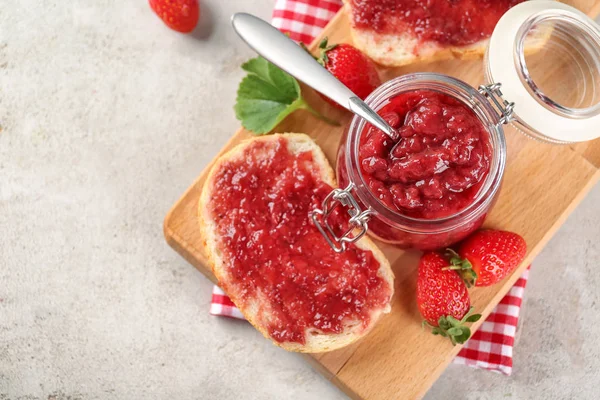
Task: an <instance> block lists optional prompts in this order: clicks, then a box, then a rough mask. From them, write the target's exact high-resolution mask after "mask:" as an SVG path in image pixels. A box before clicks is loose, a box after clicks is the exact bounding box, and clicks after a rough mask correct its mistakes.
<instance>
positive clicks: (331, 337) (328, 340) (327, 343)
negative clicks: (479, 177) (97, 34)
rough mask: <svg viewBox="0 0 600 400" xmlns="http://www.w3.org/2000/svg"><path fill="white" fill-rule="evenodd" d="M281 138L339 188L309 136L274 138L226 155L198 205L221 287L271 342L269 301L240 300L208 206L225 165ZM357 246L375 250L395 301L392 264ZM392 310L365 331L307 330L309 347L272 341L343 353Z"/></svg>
mask: <svg viewBox="0 0 600 400" xmlns="http://www.w3.org/2000/svg"><path fill="white" fill-rule="evenodd" d="M281 137H285V138H286V140H287V144H288V149H289V150H290V151H292V152H293V153H300V152H305V151H311V152H312V153H313V159H314V160H315V166H317V167H318V168H319V170H318V173H319V175H320V177H321V179H322V180H323V181H325V182H326V183H327V184H329V185H331V186H332V187H335V186H336V182H335V175H334V172H333V169H332V168H331V166H330V165H329V162H328V160H327V158H326V157H325V154H324V153H323V151H322V150H321V149H320V148H319V146H317V144H316V143H315V142H314V141H313V140H312V139H311V138H310V137H309V136H307V135H305V134H298V133H286V134H273V135H267V136H261V137H255V138H251V139H248V140H246V141H244V142H242V143H240V144H238V145H237V146H236V147H234V148H233V149H231V150H230V151H229V152H227V153H225V154H224V155H222V156H221V157H220V158H219V159H218V160H217V161H216V162H215V164H214V165H213V167H212V168H211V170H210V172H209V174H208V177H207V179H206V181H205V184H204V188H203V190H202V194H201V196H200V201H199V204H198V218H199V223H200V231H201V236H202V238H203V240H202V247H203V248H204V252H205V254H206V256H207V259H208V261H209V264H210V267H211V269H212V272H213V273H214V275H215V276H216V277H217V279H218V280H219V284H220V285H221V287H222V289H223V290H224V291H225V292H226V293H227V294H228V295H229V297H230V298H231V300H232V301H233V302H234V304H236V305H237V306H238V308H239V309H240V310H241V312H242V314H244V316H245V317H246V319H247V320H248V321H249V322H250V323H251V324H252V325H253V326H254V327H255V328H256V329H258V330H259V331H260V332H261V333H262V334H263V335H264V336H265V337H266V338H267V339H270V340H272V339H271V337H270V336H269V333H268V331H267V328H266V326H265V324H264V323H263V322H261V320H260V318H259V310H260V311H261V314H262V316H263V318H264V315H265V314H267V315H268V312H265V309H267V311H268V306H269V305H268V301H266V300H264V299H261V295H260V293H258V295H257V297H258V298H256V299H253V301H251V302H249V301H247V300H248V299H247V298H245V299H244V300H245V301H244V302H242V301H240V300H241V299H240V298H238V296H239V293H237V291H236V290H235V287H234V284H233V283H231V282H230V280H229V279H228V274H227V269H226V266H225V263H224V260H223V258H222V256H221V252H220V250H219V247H218V242H217V234H216V229H215V227H216V225H215V223H214V221H213V220H212V217H211V215H210V210H209V207H208V204H209V202H210V200H211V197H212V193H213V189H214V182H215V176H216V174H217V172H218V171H219V170H220V168H221V167H222V166H223V165H224V163H226V162H227V161H230V160H235V159H237V158H239V157H241V156H243V154H244V150H245V149H246V148H247V147H248V146H250V145H252V144H253V143H255V142H258V141H276V140H278V139H279V138H281ZM356 246H357V247H359V248H360V249H364V250H371V251H372V252H373V255H374V257H375V258H376V259H377V261H378V262H379V264H380V268H379V275H380V276H381V277H382V278H384V279H385V281H386V282H387V283H388V285H389V287H390V290H391V295H390V300H391V298H392V296H393V292H394V274H393V272H392V269H391V267H390V264H389V261H388V260H387V259H386V258H385V256H384V255H383V253H382V252H381V250H379V248H378V247H377V246H376V245H375V244H374V243H373V242H372V241H371V240H370V239H369V238H367V237H363V238H362V239H361V240H359V241H358V242H357V244H356ZM390 309H391V305H390V304H387V305H386V307H385V308H382V309H379V310H374V311H373V313H372V314H371V318H370V323H369V325H368V326H367V327H366V328H364V329H363V327H362V323H361V322H360V321H351V322H348V323H347V324H346V326H345V327H344V332H342V333H340V334H326V333H323V332H321V331H319V330H318V329H307V332H306V343H305V344H300V343H295V342H284V343H279V342H277V341H275V340H272V341H273V343H274V344H276V345H277V346H280V347H282V348H284V349H286V350H288V351H295V352H301V353H321V352H326V351H331V350H335V349H339V348H341V347H344V346H347V345H349V344H351V343H353V342H355V341H357V340H358V339H360V338H362V337H364V336H365V335H366V334H367V333H368V332H369V331H370V330H371V329H372V328H373V326H374V325H375V324H376V322H377V320H378V319H379V318H380V317H381V315H382V314H385V313H388V312H389V311H390Z"/></svg>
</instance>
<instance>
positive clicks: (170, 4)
mask: <svg viewBox="0 0 600 400" xmlns="http://www.w3.org/2000/svg"><path fill="white" fill-rule="evenodd" d="M149 2H150V7H151V8H152V10H153V11H154V12H155V13H156V15H158V16H159V17H160V19H162V20H163V22H164V23H165V24H166V25H167V26H168V27H169V28H171V29H173V30H175V31H177V32H181V33H189V32H191V31H193V30H194V28H195V27H196V25H197V24H198V19H199V18H200V5H199V4H198V0H149Z"/></svg>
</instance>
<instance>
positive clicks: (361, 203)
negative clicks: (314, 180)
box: [312, 0, 600, 252]
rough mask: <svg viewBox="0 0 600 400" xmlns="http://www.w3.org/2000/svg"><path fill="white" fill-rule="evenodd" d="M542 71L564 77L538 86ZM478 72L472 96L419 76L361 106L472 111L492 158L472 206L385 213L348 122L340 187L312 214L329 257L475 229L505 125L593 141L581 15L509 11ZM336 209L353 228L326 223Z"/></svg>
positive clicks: (587, 26) (552, 5) (501, 163)
mask: <svg viewBox="0 0 600 400" xmlns="http://www.w3.org/2000/svg"><path fill="white" fill-rule="evenodd" d="M531 49H533V50H531ZM544 63H545V64H546V66H547V65H552V66H553V67H554V70H555V71H556V68H557V66H558V65H560V66H561V68H566V72H564V73H563V74H562V75H558V76H556V74H555V75H554V76H552V79H550V82H551V84H550V85H548V84H546V82H547V81H548V79H546V80H544V79H542V78H546V77H544V76H542V75H543V74H545V73H546V72H544V71H545V70H544V68H543V65H544ZM484 71H485V77H486V82H487V83H488V85H483V86H480V87H479V90H476V89H474V88H473V87H471V86H470V85H468V84H466V83H464V82H462V81H460V80H458V79H455V78H452V77H449V76H445V75H441V74H433V73H416V74H409V75H405V76H401V77H399V78H396V79H393V80H391V81H389V82H386V83H385V84H383V85H382V86H381V87H379V88H378V89H377V90H376V91H375V92H373V93H372V94H371V95H370V96H369V97H368V98H367V99H366V100H365V102H366V104H367V105H368V106H369V107H371V108H372V109H374V110H375V111H379V110H380V109H381V108H382V107H384V106H385V105H386V104H387V103H388V102H389V100H390V99H391V98H393V97H395V96H398V95H399V94H402V93H405V92H410V91H415V90H428V91H436V92H439V93H442V94H445V95H448V96H450V97H452V98H454V99H456V100H458V101H460V102H462V103H463V104H464V105H465V106H467V107H468V108H470V109H471V110H472V111H473V112H474V113H475V115H476V116H477V117H478V118H479V120H480V122H481V123H482V124H483V126H484V127H485V129H486V131H487V134H488V135H489V136H488V139H489V143H490V145H491V151H492V156H491V163H490V169H489V172H488V174H487V176H486V177H485V180H484V182H483V184H482V186H481V187H480V189H479V191H478V193H477V194H476V195H475V196H474V197H473V200H472V201H471V202H470V204H469V205H468V206H466V207H464V208H463V209H461V210H458V211H457V212H456V213H454V214H451V215H448V216H446V217H444V218H439V219H419V218H413V217H409V216H407V215H403V214H401V213H400V212H399V211H398V210H397V209H395V210H392V209H391V208H389V207H387V206H386V205H385V204H384V203H383V202H382V201H380V200H379V199H378V198H377V197H376V196H375V195H374V194H373V193H372V192H371V190H370V189H369V188H368V186H367V184H366V182H365V179H364V177H363V174H362V172H361V167H360V162H359V146H360V138H361V134H363V132H365V131H366V128H365V125H366V124H365V122H364V120H362V119H361V118H359V117H354V118H353V119H352V121H351V123H350V125H349V127H348V128H347V130H346V131H345V133H344V135H343V137H342V139H341V142H340V147H339V149H338V157H337V177H338V183H339V185H340V186H341V187H343V188H345V189H335V190H333V191H332V193H331V194H330V195H329V196H327V198H326V199H325V200H324V201H323V205H322V208H321V209H317V210H315V211H314V212H313V215H312V218H313V221H314V223H315V225H316V226H317V227H318V229H319V230H320V231H321V233H322V234H323V236H324V237H325V239H326V240H327V241H328V243H329V244H330V245H331V247H332V248H333V249H334V250H335V251H337V252H340V251H344V249H345V246H346V243H352V242H355V241H357V240H358V239H359V238H360V237H362V236H363V235H364V234H366V233H367V231H368V232H369V234H371V235H373V236H374V237H375V238H377V239H379V240H381V241H383V242H387V243H393V244H396V245H398V246H400V247H405V248H406V247H411V248H417V249H421V250H430V249H438V248H443V247H447V246H449V245H451V244H453V243H456V242H458V241H460V240H462V239H463V238H465V237H466V236H468V235H469V234H470V233H472V232H473V231H474V230H476V229H477V228H479V227H480V226H481V225H482V224H483V222H484V220H485V218H486V216H487V214H488V213H489V211H490V210H491V208H492V207H493V205H494V202H495V200H496V197H497V195H498V193H499V190H500V186H501V182H502V177H503V174H504V169H505V166H506V141H505V137H504V130H503V125H504V124H506V123H509V122H510V123H512V124H513V126H515V127H516V128H517V129H518V130H520V131H521V132H523V133H525V134H526V135H527V136H530V137H533V138H535V139H538V140H541V141H544V142H549V143H569V142H579V141H586V140H592V139H595V138H597V137H600V128H599V127H600V101H599V100H600V94H599V93H600V78H599V77H600V29H599V28H598V26H597V25H596V24H595V23H594V22H593V21H592V20H591V19H590V18H589V17H587V16H586V15H585V14H583V13H581V12H580V11H578V10H576V9H574V8H572V7H570V6H567V5H565V4H561V3H558V2H555V1H544V0H536V1H527V2H524V3H521V4H519V5H517V6H515V7H513V8H511V9H510V10H509V11H508V12H507V13H506V14H505V15H504V16H503V17H502V18H501V19H500V21H499V22H498V24H497V25H496V28H495V30H494V32H493V34H492V36H491V38H490V41H489V45H488V48H487V51H486V56H485V60H484ZM540 83H543V84H540ZM501 89H502V90H501ZM507 99H510V100H511V101H508V100H507ZM354 100H358V99H354ZM358 101H360V100H358ZM338 206H342V207H344V208H346V209H347V212H348V214H349V216H350V220H349V221H350V227H349V228H347V229H346V230H345V231H343V232H340V228H339V227H333V226H330V225H329V223H328V216H329V215H330V214H331V213H332V212H333V210H335V209H336V208H337V207H338Z"/></svg>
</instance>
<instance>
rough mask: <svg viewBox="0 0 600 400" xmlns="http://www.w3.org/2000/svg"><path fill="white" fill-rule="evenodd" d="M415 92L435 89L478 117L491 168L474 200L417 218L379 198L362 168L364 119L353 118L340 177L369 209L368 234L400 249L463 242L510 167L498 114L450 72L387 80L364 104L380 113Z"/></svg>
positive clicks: (341, 157)
mask: <svg viewBox="0 0 600 400" xmlns="http://www.w3.org/2000/svg"><path fill="white" fill-rule="evenodd" d="M415 90H428V91H435V92H439V93H442V94H445V95H448V96H450V97H452V98H454V99H456V100H459V101H461V102H462V103H463V104H465V105H466V106H467V107H468V108H470V109H472V110H473V112H474V113H475V114H476V115H477V117H478V118H479V120H480V121H481V123H482V124H483V126H484V128H485V129H486V133H487V135H488V141H489V143H490V147H491V160H490V169H489V172H488V174H487V176H486V178H485V179H484V181H483V184H482V186H481V188H480V190H479V192H478V193H477V194H476V196H475V198H474V199H473V201H472V203H471V204H470V205H469V206H468V207H466V208H465V209H462V210H460V211H458V212H456V213H454V214H452V215H449V216H447V217H444V218H440V219H419V218H412V217H408V216H405V215H402V214H401V213H400V212H399V211H398V210H392V209H390V208H389V207H387V206H386V205H385V204H384V203H383V202H381V201H380V200H379V199H378V198H377V197H376V196H375V195H374V194H373V192H372V191H371V190H370V189H369V187H368V186H367V184H366V182H365V179H364V177H363V174H362V172H361V167H360V160H359V144H360V137H361V135H362V134H363V133H364V132H366V129H365V128H366V123H365V121H364V120H363V119H361V118H354V119H353V120H352V122H351V123H350V126H349V127H348V128H347V129H346V131H345V133H344V135H343V136H342V139H341V142H340V146H339V150H338V157H337V178H338V183H339V184H340V186H341V187H346V188H348V185H349V184H350V183H351V182H352V187H351V188H349V190H348V192H351V194H352V195H354V197H355V199H356V200H357V202H358V204H359V207H360V209H361V210H369V219H368V229H369V233H370V234H371V235H373V236H374V237H376V238H377V239H379V240H381V241H383V242H387V243H393V244H396V245H398V246H401V247H412V248H418V249H421V250H429V249H437V248H443V247H446V246H449V245H450V244H452V243H455V242H457V241H460V240H461V239H463V238H465V237H466V236H468V235H469V234H470V233H472V232H473V231H475V230H476V229H477V228H479V227H480V226H481V224H483V221H484V219H485V217H486V215H487V213H488V211H489V210H490V209H491V207H492V205H493V204H494V201H495V199H496V196H497V194H498V192H499V189H500V183H501V182H502V176H503V174H504V168H505V165H506V142H505V139H504V133H503V131H502V129H501V124H500V117H499V115H498V112H497V111H496V110H495V109H494V108H493V107H492V106H491V104H490V102H489V101H488V100H487V98H486V97H485V95H483V94H482V93H480V92H479V91H477V90H475V89H474V88H472V87H471V86H469V85H468V84H466V83H464V82H462V81H460V80H458V79H454V78H451V77H449V76H445V75H440V74H432V73H419V74H410V75H405V76H402V77H399V78H396V79H392V80H391V81H388V82H386V83H385V84H383V85H382V86H380V87H379V88H378V89H377V90H376V91H375V92H373V93H372V94H371V95H370V96H369V97H368V98H367V99H366V101H365V102H366V103H367V105H368V106H369V107H371V108H372V109H373V110H375V111H379V110H380V109H381V108H382V107H383V106H385V105H386V104H388V103H389V100H390V99H391V98H393V97H396V96H398V95H400V94H403V93H406V92H411V91H415Z"/></svg>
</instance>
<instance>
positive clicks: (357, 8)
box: [350, 0, 524, 46]
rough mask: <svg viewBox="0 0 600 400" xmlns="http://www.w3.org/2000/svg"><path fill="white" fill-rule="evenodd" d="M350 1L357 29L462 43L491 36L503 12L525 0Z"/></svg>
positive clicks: (445, 43)
mask: <svg viewBox="0 0 600 400" xmlns="http://www.w3.org/2000/svg"><path fill="white" fill-rule="evenodd" d="M350 1H351V2H352V10H353V12H352V18H353V23H354V26H355V27H356V28H359V29H367V30H373V31H375V32H377V33H381V34H392V35H394V34H398V35H403V34H406V33H410V34H412V35H413V36H416V37H418V38H419V39H420V40H421V41H434V42H437V43H439V44H440V45H447V46H464V45H468V44H472V43H475V42H477V41H479V40H482V39H487V38H488V37H490V35H491V34H492V32H493V30H494V28H495V27H496V24H497V23H498V21H499V20H500V18H501V17H502V15H504V13H505V12H506V11H507V10H508V9H510V8H511V7H513V6H515V5H517V4H519V3H522V2H523V1H524V0H350Z"/></svg>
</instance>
